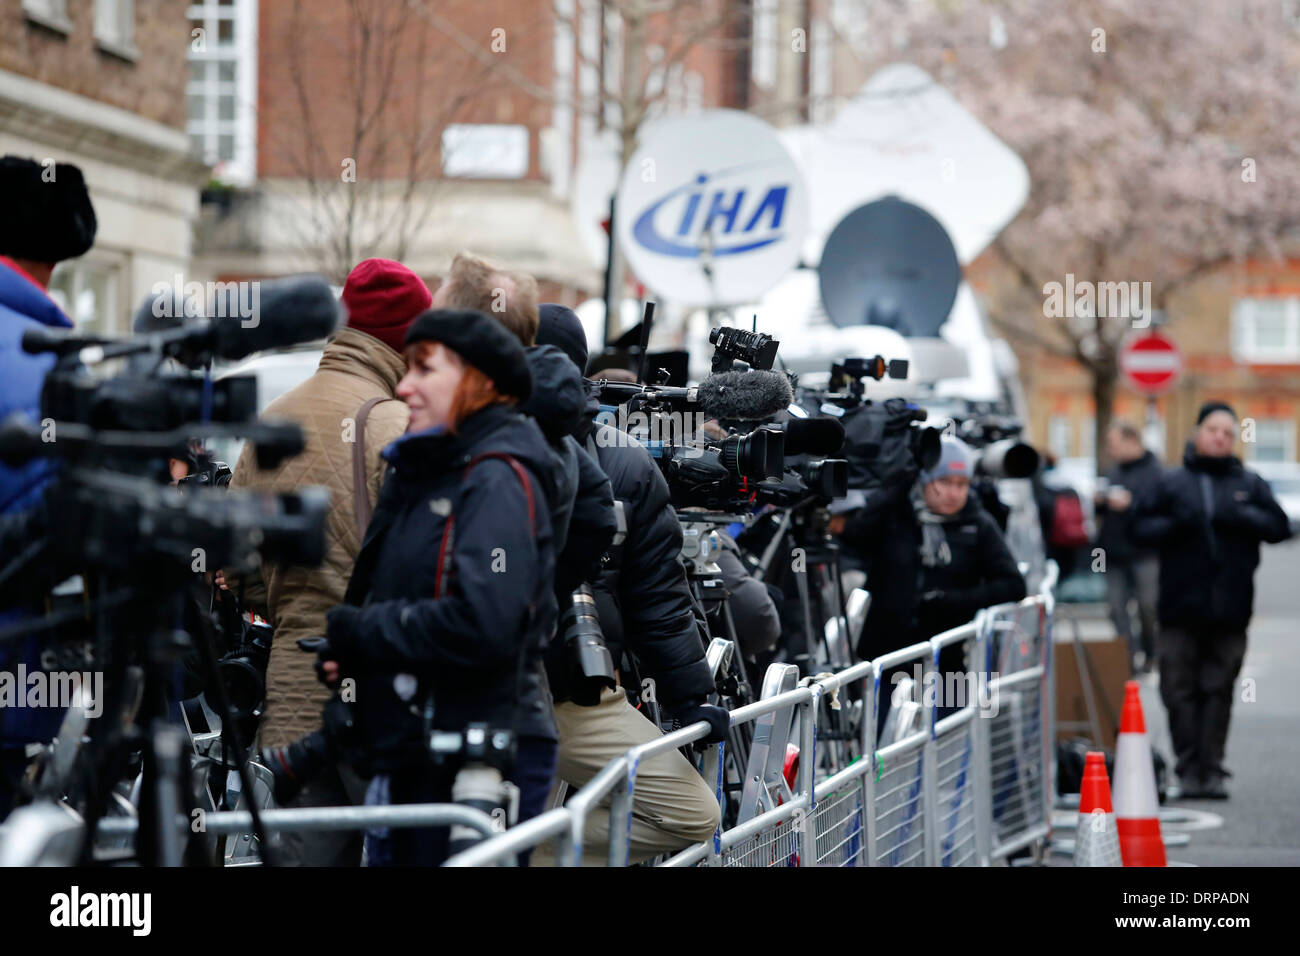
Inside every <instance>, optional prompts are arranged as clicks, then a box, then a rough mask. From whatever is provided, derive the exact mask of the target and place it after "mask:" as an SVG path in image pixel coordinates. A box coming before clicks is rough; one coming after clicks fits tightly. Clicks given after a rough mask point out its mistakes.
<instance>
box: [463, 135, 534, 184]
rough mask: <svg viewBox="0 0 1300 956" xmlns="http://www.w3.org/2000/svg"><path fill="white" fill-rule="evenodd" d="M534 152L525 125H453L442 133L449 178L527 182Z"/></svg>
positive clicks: (530, 137)
mask: <svg viewBox="0 0 1300 956" xmlns="http://www.w3.org/2000/svg"><path fill="white" fill-rule="evenodd" d="M531 152H532V136H531V134H530V133H529V130H528V127H527V126H524V125H523V124H522V123H451V124H449V125H447V126H446V127H445V128H444V129H443V131H442V174H443V175H444V176H446V177H447V178H449V179H525V178H527V176H528V167H529V163H530V160H531V156H530V154H531ZM476 157H477V159H478V161H476Z"/></svg>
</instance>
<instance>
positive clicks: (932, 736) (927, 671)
mask: <svg viewBox="0 0 1300 956" xmlns="http://www.w3.org/2000/svg"><path fill="white" fill-rule="evenodd" d="M1055 583H1056V569H1055V565H1054V564H1049V570H1048V573H1047V575H1046V576H1045V578H1044V581H1043V584H1042V589H1041V590H1040V592H1039V593H1038V594H1036V595H1034V596H1032V597H1028V598H1026V599H1025V600H1023V601H1020V602H1019V603H1016V604H1007V605H1001V606H998V607H994V608H988V609H986V610H984V611H981V612H980V613H979V614H978V615H977V616H976V619H975V620H974V621H973V622H972V623H970V624H967V625H964V626H962V627H959V628H954V629H952V630H950V631H945V632H944V633H942V634H939V635H936V636H935V637H932V638H931V639H930V640H928V641H922V642H921V643H919V644H915V645H912V646H911V647H906V648H903V649H901V650H898V651H894V652H892V653H890V654H886V655H884V656H882V657H879V658H876V659H875V660H873V661H864V662H861V663H858V664H854V665H853V666H851V667H848V668H846V669H845V670H843V671H840V672H839V673H836V674H832V675H823V676H821V677H820V678H818V679H816V680H809V679H805V681H803V683H802V684H801V686H799V687H797V688H795V689H793V690H784V691H781V692H773V693H772V694H771V695H770V696H766V697H764V699H761V700H759V701H757V702H755V703H753V704H750V705H748V706H745V707H741V708H739V709H737V710H735V711H733V712H732V714H731V720H732V726H733V727H735V726H737V725H741V724H747V723H753V724H754V729H755V735H754V739H755V751H754V752H753V756H754V759H752V760H751V762H750V765H749V766H748V768H747V771H746V781H745V783H746V785H747V786H749V787H758V788H759V790H760V792H759V797H758V798H757V799H753V798H752V796H751V792H747V795H746V797H745V798H744V799H743V800H742V808H743V809H744V810H745V811H746V812H743V813H742V814H741V818H740V819H739V821H738V822H737V824H736V825H735V826H733V827H732V828H731V829H728V830H725V831H724V830H719V831H718V832H716V833H715V834H714V836H713V838H712V839H711V840H708V841H705V842H702V843H697V844H694V845H693V846H689V847H687V848H685V849H683V850H681V851H680V852H678V853H676V854H675V855H673V856H671V857H669V858H668V859H667V860H665V861H663V862H662V863H661V864H660V865H663V866H701V865H702V866H769V867H770V866H780V867H787V866H789V867H801V866H978V865H984V866H987V865H989V864H990V863H992V862H995V861H998V860H1002V859H1005V858H1006V857H1008V856H1010V855H1011V854H1013V853H1015V852H1017V851H1019V850H1022V849H1024V848H1026V847H1030V848H1035V849H1036V851H1038V852H1040V853H1041V850H1042V847H1043V846H1044V844H1045V842H1046V840H1047V838H1048V836H1049V833H1050V825H1051V800H1052V783H1053V781H1054V779H1055V768H1054V763H1055V759H1054V741H1055V731H1054V728H1055V707H1054V684H1053V673H1054V672H1053V658H1052V646H1051V622H1052V616H1053V611H1054V607H1055V599H1054V596H1053V589H1054V587H1055ZM951 648H957V649H960V653H961V655H962V658H963V660H962V664H963V666H962V667H961V668H960V673H961V675H962V683H957V682H956V681H954V680H952V679H945V676H944V675H945V671H946V672H947V673H949V674H951V673H955V672H956V671H957V669H956V668H952V669H947V668H945V667H944V664H943V661H942V656H943V655H944V652H945V651H947V652H948V654H949V655H951V654H954V653H956V651H953V650H949V649H951ZM775 666H780V665H775ZM896 668H902V669H904V670H905V669H907V668H911V669H912V671H913V673H912V675H911V676H912V677H913V678H914V679H915V678H916V677H918V676H919V678H920V680H919V682H917V683H919V687H918V688H917V691H918V693H919V696H920V701H919V703H920V708H919V711H918V712H917V713H918V715H919V721H916V722H915V725H912V724H908V723H904V724H902V725H900V726H897V727H891V728H890V729H891V731H892V732H891V737H892V739H889V740H883V739H882V740H878V739H877V738H878V737H879V734H880V731H879V728H878V726H877V725H878V712H879V701H880V700H881V695H882V694H886V693H889V692H890V690H891V689H892V688H891V687H889V686H882V679H883V680H889V679H890V678H891V677H892V675H893V674H894V673H897V671H896V670H895V669H896ZM918 668H919V669H918ZM891 683H892V682H891ZM859 685H862V689H861V691H859V693H858V694H857V697H856V698H855V699H856V700H861V701H864V702H865V703H864V704H863V708H862V712H861V717H860V720H859V730H860V738H859V740H858V745H859V746H858V754H859V755H858V757H857V758H856V759H855V760H854V761H853V762H851V763H850V764H849V765H848V766H846V767H844V768H843V769H840V770H838V771H837V772H836V773H833V774H831V775H830V776H828V777H826V778H824V779H822V780H817V779H815V768H816V766H817V761H816V759H815V752H816V747H817V733H818V729H819V728H818V726H817V721H818V716H819V703H820V702H821V701H822V700H823V698H826V697H827V695H837V703H838V704H839V705H840V706H844V705H845V704H846V703H847V702H846V701H844V700H842V699H838V698H844V697H848V696H849V695H850V694H851V693H852V692H853V691H854V690H855V689H856V688H858V686H859ZM963 685H964V686H963ZM772 686H773V687H774V688H775V687H777V686H778V684H777V683H776V682H773V684H772ZM959 694H960V695H963V696H961V699H960V705H955V704H954V699H955V698H956V697H957V695H959ZM707 731H708V727H707V725H706V724H705V723H703V722H701V723H698V724H693V725H692V726H690V727H684V728H682V729H681V730H678V731H675V732H673V733H671V734H667V735H665V736H663V737H661V738H659V739H658V740H655V741H652V742H650V743H647V744H642V745H641V746H639V747H635V748H633V749H632V750H629V751H628V752H627V753H625V754H623V755H622V756H620V757H618V758H616V759H615V760H613V761H611V762H610V763H609V764H608V765H607V766H606V767H605V768H604V769H603V770H602V771H601V772H600V773H599V774H597V775H596V776H595V777H594V778H593V779H592V780H591V781H590V782H589V783H588V784H587V785H586V786H584V787H582V788H581V789H579V790H578V791H577V793H575V794H574V795H573V796H572V797H571V798H570V799H569V802H568V803H567V804H566V805H564V806H562V807H557V808H555V809H553V810H550V811H548V812H546V813H544V814H542V815H541V816H538V817H535V818H534V819H532V820H529V821H527V822H526V823H523V824H521V825H519V826H517V827H514V828H512V829H511V830H508V831H506V832H505V833H502V834H499V835H496V836H494V837H492V838H490V839H487V840H485V841H483V842H482V843H479V844H477V845H476V846H473V847H471V848H470V849H468V850H466V851H464V852H462V853H460V854H458V855H457V856H455V857H453V858H452V859H450V860H448V861H447V864H446V865H448V866H485V865H496V864H506V863H509V862H510V861H512V860H513V859H514V857H515V856H516V855H517V854H518V853H520V852H521V851H523V850H526V849H529V848H533V847H537V846H539V845H541V844H543V843H545V842H547V841H554V845H555V856H556V862H557V863H559V864H560V865H581V863H582V858H583V833H584V830H585V827H586V822H587V819H588V818H589V816H590V815H591V814H592V813H598V812H608V813H609V815H610V827H609V834H610V838H609V849H608V863H609V864H610V865H612V866H626V865H627V863H628V837H629V833H630V827H631V820H632V805H633V799H634V796H635V792H636V773H637V767H638V766H639V764H640V762H641V761H643V760H645V759H648V758H650V757H653V756H655V755H657V754H660V753H664V752H667V751H669V750H673V749H676V748H678V747H683V746H686V745H687V744H689V743H692V742H694V741H697V740H701V739H702V738H703V737H704V736H705V735H706V734H707ZM787 738H788V739H797V740H798V742H799V747H800V761H799V770H798V774H797V776H796V779H795V780H794V781H793V783H791V784H789V785H788V786H787V785H786V783H785V781H784V780H776V781H775V784H774V781H773V779H772V768H773V767H774V766H775V767H779V766H780V759H781V758H782V757H783V756H784V754H783V746H781V742H782V741H784V740H785V739H787ZM765 742H771V743H772V744H773V746H771V747H769V746H767V745H766V744H765ZM724 746H725V745H723V744H719V745H717V746H716V747H714V748H710V750H709V752H708V753H707V755H706V760H705V771H704V772H705V774H706V779H709V780H710V782H712V783H714V785H715V788H716V791H715V792H716V793H717V794H718V795H719V799H720V800H721V794H722V773H723V769H722V766H723V761H722V759H721V758H722V753H723V747H724ZM778 751H781V752H778ZM867 754H869V755H870V756H864V755H867ZM778 791H779V792H778ZM606 803H607V807H608V809H607V811H605V810H604V807H605V806H606Z"/></svg>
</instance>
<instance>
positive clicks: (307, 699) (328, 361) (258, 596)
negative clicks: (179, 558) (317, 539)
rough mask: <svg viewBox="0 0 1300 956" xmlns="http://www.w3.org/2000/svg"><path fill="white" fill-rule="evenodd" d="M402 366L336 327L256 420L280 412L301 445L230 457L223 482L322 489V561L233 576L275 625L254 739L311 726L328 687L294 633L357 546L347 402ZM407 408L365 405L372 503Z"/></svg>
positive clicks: (308, 631)
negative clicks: (270, 456)
mask: <svg viewBox="0 0 1300 956" xmlns="http://www.w3.org/2000/svg"><path fill="white" fill-rule="evenodd" d="M404 373H405V363H404V361H403V359H402V357H401V356H400V355H398V354H397V353H396V352H394V351H393V350H392V349H391V348H389V347H388V346H387V345H385V344H384V343H383V342H380V341H379V340H378V339H377V338H375V337H374V336H371V335H367V334H366V333H364V332H358V331H356V330H354V329H343V330H342V331H340V332H339V333H338V334H337V335H336V336H335V338H334V339H333V341H331V342H330V343H329V344H328V345H327V346H326V347H325V354H324V355H323V356H321V360H320V366H319V367H318V368H317V370H316V373H315V374H314V375H312V377H311V378H309V379H307V381H305V382H303V383H302V384H301V385H299V386H297V387H296V388H293V389H290V390H289V391H288V392H285V393H284V394H283V395H281V396H280V397H279V398H277V399H276V400H275V401H274V402H272V403H271V404H270V405H269V406H267V409H266V412H265V413H264V414H263V419H264V420H270V419H282V420H283V419H288V420H289V421H293V422H297V423H298V424H299V425H301V426H302V428H303V431H304V433H305V437H306V448H305V449H304V451H303V453H302V454H300V455H297V456H295V457H293V458H289V459H287V460H286V461H284V462H283V463H282V464H281V465H280V466H279V467H278V468H274V469H270V470H267V471H260V470H258V468H257V463H256V461H255V460H254V458H253V450H252V448H251V447H250V446H248V445H245V447H244V450H243V452H242V454H241V455H240V456H239V463H238V464H237V465H236V466H235V474H234V477H233V478H232V479H231V482H230V485H231V487H232V488H234V487H240V488H252V489H256V490H259V491H273V492H284V491H295V490H297V489H299V488H302V487H303V486H305V485H325V486H326V487H328V488H329V489H330V493H331V499H330V512H329V516H328V518H327V520H326V523H325V561H324V563H323V564H322V565H321V566H320V567H319V568H299V567H287V568H282V567H277V566H274V565H263V567H262V570H261V579H262V580H261V581H260V582H258V581H249V580H248V579H247V577H245V578H244V579H243V581H242V583H243V587H244V597H245V603H246V604H249V605H251V606H254V607H257V608H258V609H259V610H261V611H262V612H263V613H265V614H266V616H267V619H268V620H269V621H270V622H271V625H272V627H274V628H275V635H274V640H273V641H272V644H271V657H270V663H269V664H268V666H267V675H266V698H267V700H266V715H265V717H264V718H263V720H262V727H261V731H260V743H261V746H263V747H276V746H282V745H284V744H288V743H290V742H292V741H293V740H296V739H297V738H298V737H301V736H302V735H303V734H305V733H309V732H310V731H312V730H315V729H316V728H317V727H319V726H320V713H321V707H322V706H323V705H324V703H325V700H326V698H327V697H328V695H329V692H328V691H327V690H326V688H325V687H324V686H323V685H322V684H320V683H319V682H318V681H317V680H316V674H315V671H314V670H313V665H314V664H315V658H314V657H313V656H312V655H311V654H307V653H305V652H304V651H301V650H299V649H298V646H297V640H298V638H301V637H317V636H321V635H323V634H324V633H325V612H326V611H328V610H329V609H330V608H332V607H334V605H336V604H341V603H342V601H343V592H344V591H345V590H346V589H347V585H348V578H349V577H350V576H351V574H352V566H353V564H354V563H355V562H356V558H357V553H358V552H359V551H360V550H361V541H360V538H359V536H358V533H357V526H356V520H355V518H354V516H353V504H352V502H353V493H352V450H353V447H354V444H353V442H351V441H349V440H348V438H349V437H350V436H351V435H352V434H354V432H355V425H354V423H355V419H356V416H357V412H358V410H359V409H360V408H361V406H362V404H364V403H365V402H366V400H368V399H370V398H375V397H384V398H392V397H393V393H394V390H395V389H396V388H397V383H398V381H399V380H400V379H401V377H402V375H403V374H404ZM408 415H409V413H408V411H407V408H406V404H405V403H404V402H402V401H401V400H394V401H387V402H380V403H379V404H377V405H375V406H374V407H373V408H372V409H371V411H370V417H369V420H368V422H367V424H366V434H365V439H366V474H367V475H369V478H370V481H369V484H370V489H369V490H370V502H371V505H372V506H373V504H374V502H375V501H376V500H377V499H378V497H379V486H380V484H381V483H382V482H383V478H384V470H385V462H384V461H383V459H382V458H381V457H380V452H382V451H383V449H384V446H385V445H387V444H388V443H389V442H391V441H393V440H394V439H395V438H397V437H398V436H399V435H401V434H402V433H403V432H404V431H406V422H407V418H408ZM227 577H228V578H230V579H231V587H232V588H237V587H238V586H239V583H240V582H239V579H237V578H235V577H234V576H233V575H227ZM259 584H261V585H264V589H263V588H262V587H258V586H257V585H259Z"/></svg>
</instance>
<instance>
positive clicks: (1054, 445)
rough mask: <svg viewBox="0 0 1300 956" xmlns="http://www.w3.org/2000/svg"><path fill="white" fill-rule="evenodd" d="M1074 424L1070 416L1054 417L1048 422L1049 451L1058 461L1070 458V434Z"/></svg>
mask: <svg viewBox="0 0 1300 956" xmlns="http://www.w3.org/2000/svg"><path fill="white" fill-rule="evenodd" d="M1072 430H1073V422H1071V421H1070V417H1069V416H1068V415H1053V416H1052V417H1051V418H1049V419H1048V420H1047V450H1048V451H1050V452H1051V453H1052V454H1053V455H1054V456H1055V457H1056V458H1057V460H1060V459H1062V458H1069V457H1070V432H1071V431H1072Z"/></svg>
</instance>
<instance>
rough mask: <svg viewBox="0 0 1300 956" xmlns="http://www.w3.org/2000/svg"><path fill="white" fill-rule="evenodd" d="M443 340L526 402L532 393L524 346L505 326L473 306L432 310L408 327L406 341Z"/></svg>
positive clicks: (504, 392) (505, 390) (501, 388)
mask: <svg viewBox="0 0 1300 956" xmlns="http://www.w3.org/2000/svg"><path fill="white" fill-rule="evenodd" d="M416 342H440V343H441V344H443V345H445V346H447V348H449V349H451V350H452V351H453V352H455V353H456V354H457V355H459V356H460V357H461V358H462V359H464V360H465V361H466V362H467V363H468V364H470V365H472V366H474V367H475V368H476V369H478V370H479V371H480V372H482V373H483V374H484V375H486V376H487V377H488V378H490V379H492V384H493V385H495V386H496V388H497V391H498V392H500V393H501V394H502V395H511V396H513V397H515V398H517V399H519V401H521V402H522V401H526V400H527V398H528V396H529V395H531V394H532V392H533V377H532V375H531V374H530V373H529V371H528V359H527V357H526V356H525V355H524V347H523V346H522V345H520V344H519V340H518V339H517V338H515V337H514V336H513V335H512V334H511V333H510V332H509V330H507V329H506V327H505V326H504V325H502V324H501V323H500V322H498V321H497V320H496V319H494V318H491V317H490V316H488V315H485V314H484V313H482V312H475V311H473V310H470V309H429V310H428V311H426V312H421V313H420V314H419V315H418V316H417V317H416V319H415V321H414V322H412V323H411V327H410V328H409V329H407V330H406V344H407V345H412V344H414V343H416Z"/></svg>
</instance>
